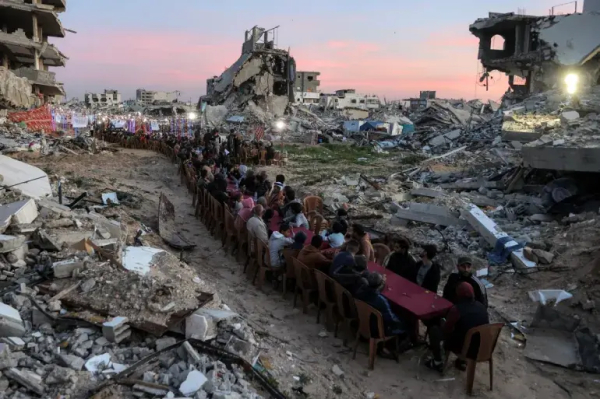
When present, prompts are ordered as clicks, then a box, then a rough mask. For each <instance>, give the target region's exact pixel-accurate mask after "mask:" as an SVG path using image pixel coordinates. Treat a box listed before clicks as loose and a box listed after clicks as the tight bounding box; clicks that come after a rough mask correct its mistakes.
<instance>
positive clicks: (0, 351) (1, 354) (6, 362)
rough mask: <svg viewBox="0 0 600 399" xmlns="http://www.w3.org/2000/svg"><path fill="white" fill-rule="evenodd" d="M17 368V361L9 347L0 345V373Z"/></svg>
mask: <svg viewBox="0 0 600 399" xmlns="http://www.w3.org/2000/svg"><path fill="white" fill-rule="evenodd" d="M13 367H17V361H16V360H15V359H14V358H13V356H12V353H11V351H10V348H9V345H7V344H0V371H2V370H6V369H9V368H13Z"/></svg>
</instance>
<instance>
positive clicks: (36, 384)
mask: <svg viewBox="0 0 600 399" xmlns="http://www.w3.org/2000/svg"><path fill="white" fill-rule="evenodd" d="M3 374H4V375H5V376H6V377H8V378H9V379H11V380H13V381H15V382H16V383H18V384H19V385H21V386H24V387H25V388H27V389H29V390H30V391H33V392H35V393H37V394H38V395H43V394H44V390H45V388H44V385H42V378H41V377H40V376H38V375H37V374H35V373H32V372H29V371H26V370H18V369H16V368H11V369H8V370H5V371H4V373H3Z"/></svg>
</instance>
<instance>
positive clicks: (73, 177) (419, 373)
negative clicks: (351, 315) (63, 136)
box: [26, 149, 600, 399]
mask: <svg viewBox="0 0 600 399" xmlns="http://www.w3.org/2000/svg"><path fill="white" fill-rule="evenodd" d="M26 161H27V162H29V163H32V164H35V165H36V166H39V167H41V168H43V169H44V170H45V171H47V172H48V173H49V175H50V176H51V177H54V178H56V177H58V176H62V177H64V178H66V179H67V180H69V181H71V182H77V185H78V186H79V188H78V189H74V192H72V193H67V195H69V196H73V197H75V196H76V195H78V194H79V193H80V192H82V191H84V190H87V191H96V192H99V190H103V189H105V188H108V189H114V190H120V191H125V192H129V193H132V194H135V195H137V197H138V198H140V201H139V203H138V204H137V205H135V206H134V207H131V208H129V207H128V208H127V212H128V213H129V214H130V215H131V216H132V217H134V218H136V219H138V220H139V221H141V222H143V223H144V224H145V225H146V226H148V227H150V228H152V229H156V225H157V210H158V200H159V196H160V193H161V192H162V193H165V194H166V195H167V197H168V198H169V199H170V200H171V202H172V203H173V204H174V206H175V209H176V213H177V219H178V223H179V226H180V229H181V233H182V234H183V235H185V236H186V237H187V238H188V239H190V240H191V241H192V242H194V243H195V244H197V247H196V248H195V249H194V250H193V251H191V252H187V253H185V254H184V258H185V260H187V261H188V262H189V264H190V265H191V266H192V267H193V268H195V269H196V270H197V272H198V274H199V276H200V277H201V278H202V279H205V280H207V281H208V282H209V283H210V284H212V285H214V286H215V287H216V288H217V290H218V292H219V296H220V298H221V299H222V301H223V302H224V303H226V304H227V305H228V306H229V307H231V308H232V309H233V310H235V311H236V312H239V314H241V315H242V316H243V317H245V318H246V319H247V320H248V321H249V323H250V324H251V325H252V326H253V327H254V328H255V329H256V330H257V332H259V334H260V335H262V336H263V340H262V343H261V345H262V347H263V349H262V352H261V353H262V355H264V356H265V357H266V358H268V359H269V360H270V364H271V366H272V367H271V370H270V371H271V372H272V373H273V375H274V377H275V379H276V380H277V381H278V383H279V388H280V390H282V391H284V392H286V393H291V392H292V389H291V387H292V386H293V385H294V384H295V378H296V379H301V380H302V381H303V382H306V381H310V382H309V383H308V384H306V385H305V389H304V390H305V392H307V393H308V397H309V398H318V399H326V398H365V397H367V396H366V393H370V392H373V393H376V394H377V395H378V396H377V397H379V398H381V399H393V398H425V397H426V398H429V399H435V398H463V397H465V390H464V383H465V375H464V373H461V372H458V371H456V370H455V369H453V368H449V369H448V371H447V372H446V375H444V376H443V377H442V376H441V375H440V374H437V373H434V372H432V371H429V370H428V369H426V368H425V367H424V366H423V365H422V363H423V361H422V359H424V357H425V355H426V352H425V349H423V348H421V349H412V350H410V351H408V352H406V353H404V354H403V355H402V356H401V358H400V362H399V364H397V363H395V362H394V361H392V360H386V359H382V358H377V360H376V363H375V370H374V371H368V369H367V350H368V347H367V345H366V344H360V345H359V349H358V355H357V358H356V360H353V359H352V353H351V350H350V349H349V348H346V347H344V346H343V344H342V338H343V336H345V334H347V332H346V331H341V333H340V336H339V337H338V338H334V337H333V333H332V332H329V333H328V336H327V337H321V336H320V335H319V333H321V332H323V331H325V328H324V326H323V325H322V324H321V325H319V324H317V323H316V309H315V308H314V307H313V308H311V309H310V311H309V313H308V314H307V315H304V314H302V312H301V311H300V310H299V309H294V308H293V307H292V295H290V294H288V296H287V298H286V299H284V298H283V297H282V295H281V292H279V291H277V292H276V291H274V290H273V288H272V287H271V286H270V285H269V284H267V285H265V287H263V290H262V291H259V290H258V289H257V288H256V287H254V286H253V285H252V284H251V282H250V281H249V279H248V278H247V277H246V275H244V274H243V273H242V269H243V267H242V266H241V265H240V264H239V263H237V262H236V261H235V259H234V258H233V257H232V256H231V255H230V254H227V253H225V252H224V251H223V250H222V249H221V243H220V241H217V240H215V239H214V238H213V237H212V236H211V235H210V234H209V233H208V232H207V230H206V229H205V227H204V226H203V225H202V223H201V222H200V221H199V220H197V219H195V218H194V217H193V209H192V207H191V201H192V200H191V195H190V194H188V192H187V190H186V189H185V188H184V187H182V186H181V184H180V180H179V176H178V175H177V170H176V166H175V165H173V164H172V163H171V162H170V161H169V160H167V159H166V158H164V157H163V156H162V155H157V154H155V153H153V152H149V151H142V150H125V149H123V150H121V151H119V152H117V153H114V154H111V153H102V154H99V155H85V156H71V155H69V156H66V157H62V158H59V157H45V158H33V157H28V159H26ZM163 248H165V249H167V247H166V246H163ZM442 284H443V282H442ZM518 288H519V287H518V284H517V286H511V285H510V284H507V285H506V287H504V286H503V287H498V286H497V287H496V288H495V289H494V290H492V291H491V292H490V302H491V305H492V307H494V306H499V307H501V308H503V309H504V310H506V311H510V310H511V309H510V306H511V303H512V304H515V302H521V301H523V302H524V301H526V299H525V298H523V297H522V295H521V297H516V296H515V295H516V294H515V293H514V292H515V291H514V290H517V289H518ZM514 298H518V301H515V300H514ZM517 305H518V304H515V306H517ZM528 305H529V306H528V309H526V311H528V312H530V313H532V312H533V311H534V310H535V308H534V307H533V305H530V304H528ZM521 312H523V310H522V309H521V310H520V311H519V314H521ZM491 316H492V318H496V320H495V321H501V320H499V319H498V316H497V314H495V312H492V313H491ZM350 342H352V340H350ZM334 365H338V366H339V367H340V369H341V370H342V371H343V372H344V375H343V376H341V377H338V376H336V375H335V374H334V373H333V372H332V367H333V366H334ZM474 395H475V396H476V397H480V398H489V399H511V398H514V399H536V398H592V397H598V395H600V377H598V376H595V375H591V374H584V373H578V372H573V371H569V370H565V369H562V368H559V367H554V366H550V365H545V364H541V363H534V362H530V361H528V360H526V359H525V357H524V356H523V354H522V348H520V347H519V346H518V343H517V341H515V340H513V339H511V336H510V330H509V329H507V328H505V329H504V330H503V333H502V336H501V339H500V341H499V343H498V347H497V348H496V352H495V356H494V391H492V392H490V391H489V372H488V367H487V365H486V364H483V363H482V364H480V365H479V366H478V368H477V372H476V379H475V386H474ZM290 397H293V396H291V395H290ZM305 397H306V396H305Z"/></svg>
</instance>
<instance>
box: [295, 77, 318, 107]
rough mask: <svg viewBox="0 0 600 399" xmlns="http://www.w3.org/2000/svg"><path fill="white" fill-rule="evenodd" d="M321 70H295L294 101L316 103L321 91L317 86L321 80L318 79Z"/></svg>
mask: <svg viewBox="0 0 600 399" xmlns="http://www.w3.org/2000/svg"><path fill="white" fill-rule="evenodd" d="M320 74H321V72H314V71H313V72H308V71H298V72H296V80H295V83H294V101H295V102H296V103H297V104H318V103H319V98H320V97H321V93H320V91H319V86H320V85H321V81H320V80H319V79H318V78H319V75H320Z"/></svg>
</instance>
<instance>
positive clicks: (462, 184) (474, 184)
mask: <svg viewBox="0 0 600 399" xmlns="http://www.w3.org/2000/svg"><path fill="white" fill-rule="evenodd" d="M480 187H484V188H497V189H502V186H501V184H500V183H498V182H496V181H456V182H454V183H442V184H440V188H442V189H445V190H456V191H461V190H479V188H480Z"/></svg>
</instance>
